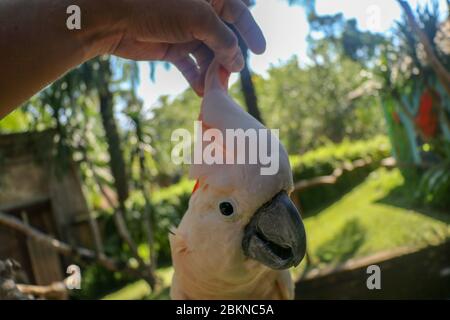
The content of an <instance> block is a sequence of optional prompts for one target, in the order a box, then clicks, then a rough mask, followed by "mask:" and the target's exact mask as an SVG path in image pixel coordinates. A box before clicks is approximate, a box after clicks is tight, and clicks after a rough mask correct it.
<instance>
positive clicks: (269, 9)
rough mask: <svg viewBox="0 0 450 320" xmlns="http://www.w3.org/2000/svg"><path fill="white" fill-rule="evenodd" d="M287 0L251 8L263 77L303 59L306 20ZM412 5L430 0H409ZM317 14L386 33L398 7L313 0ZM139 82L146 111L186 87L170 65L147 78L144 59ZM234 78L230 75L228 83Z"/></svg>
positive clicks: (368, 0)
mask: <svg viewBox="0 0 450 320" xmlns="http://www.w3.org/2000/svg"><path fill="white" fill-rule="evenodd" d="M287 2H288V1H287V0H257V1H256V5H255V6H254V7H253V8H252V9H251V11H252V14H253V16H254V17H255V19H256V21H257V22H258V24H259V25H260V27H261V29H262V31H263V33H264V35H265V37H266V41H267V49H266V52H265V53H264V54H262V55H259V56H258V55H251V56H250V61H249V63H250V67H251V69H252V71H253V72H256V73H258V74H260V75H262V76H265V75H266V74H267V73H266V72H267V70H268V69H269V68H270V66H272V65H274V66H276V65H280V64H283V63H284V62H286V61H287V60H289V59H290V58H292V56H294V55H295V56H297V58H298V60H299V62H300V63H301V62H302V61H305V60H306V59H307V58H306V36H307V34H308V28H309V27H308V22H307V20H306V16H305V13H304V11H303V9H302V8H301V7H300V6H291V7H290V6H288V5H287ZM408 2H409V3H410V5H411V7H412V8H415V7H416V6H417V4H421V5H423V4H425V3H427V2H430V0H409V1H408ZM439 3H440V8H445V0H439ZM316 11H317V13H318V14H336V13H339V12H342V13H343V15H344V17H345V18H355V19H356V20H357V22H358V26H359V27H360V29H362V30H370V31H374V32H386V31H388V30H389V28H390V27H391V26H393V23H394V21H395V20H397V19H398V18H399V17H400V16H401V9H400V7H399V5H398V4H397V2H396V1H395V0H316ZM139 64H140V85H139V88H138V95H139V96H140V97H141V98H142V99H143V101H144V107H145V108H146V109H147V110H149V109H151V108H152V107H153V106H155V105H156V104H157V101H158V98H159V97H160V96H161V95H169V96H170V97H175V96H176V95H178V94H180V93H181V92H183V91H184V90H185V89H186V88H188V84H187V82H186V80H185V79H184V78H183V76H182V75H181V74H180V72H178V70H176V68H174V67H171V68H169V69H168V70H166V69H165V68H164V67H163V66H162V65H161V64H160V65H158V66H157V70H156V76H155V81H154V82H153V81H152V80H151V79H150V76H149V74H150V70H149V65H148V63H147V62H140V63H139ZM237 79H238V74H233V75H232V77H231V79H230V83H233V82H234V81H236V80H237Z"/></svg>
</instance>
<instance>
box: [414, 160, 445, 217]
mask: <svg viewBox="0 0 450 320" xmlns="http://www.w3.org/2000/svg"><path fill="white" fill-rule="evenodd" d="M449 195H450V162H448V161H447V162H444V163H441V164H439V165H435V166H433V167H431V168H429V169H428V170H426V171H425V172H424V173H423V174H422V176H421V178H420V182H419V185H418V188H417V190H416V193H415V198H416V199H417V200H418V201H419V202H420V203H421V204H424V205H429V206H432V207H436V208H442V209H447V210H448V208H450V197H449Z"/></svg>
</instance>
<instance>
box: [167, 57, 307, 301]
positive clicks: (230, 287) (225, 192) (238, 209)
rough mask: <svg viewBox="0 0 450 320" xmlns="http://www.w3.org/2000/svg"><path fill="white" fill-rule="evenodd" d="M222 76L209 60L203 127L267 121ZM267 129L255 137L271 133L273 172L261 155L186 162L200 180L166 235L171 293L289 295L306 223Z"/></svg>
mask: <svg viewBox="0 0 450 320" xmlns="http://www.w3.org/2000/svg"><path fill="white" fill-rule="evenodd" d="M227 81H228V74H226V71H225V70H224V69H223V68H222V67H221V66H220V65H219V64H218V63H217V62H216V61H215V60H213V62H212V63H211V65H210V67H209V69H208V72H207V75H206V80H205V92H204V97H203V102H202V106H201V113H200V118H199V119H200V120H201V121H202V126H203V128H204V129H205V130H206V129H211V128H213V129H216V130H218V131H220V133H222V134H223V137H225V136H226V129H243V130H248V129H254V130H260V129H265V127H264V126H263V125H262V124H261V123H260V122H258V121H257V120H256V119H255V118H253V117H252V116H251V115H249V114H248V113H247V112H245V111H244V110H243V109H242V108H241V107H240V106H239V105H238V104H236V103H235V102H234V101H233V100H232V99H231V97H230V96H229V95H228V92H227ZM216 132H217V131H216ZM266 132H268V135H267V137H264V136H263V137H261V136H259V135H258V139H267V144H268V145H270V141H269V140H270V139H275V140H273V141H276V144H275V147H273V146H272V148H273V149H271V150H270V152H272V153H273V152H275V153H274V154H277V159H276V160H277V161H278V162H279V167H278V170H277V172H276V173H275V174H271V175H262V174H261V168H262V167H263V165H261V164H260V162H259V161H258V163H256V164H236V163H235V164H228V163H226V164H217V163H214V164H206V163H203V164H193V165H191V168H190V176H191V177H192V178H194V179H197V183H196V186H195V188H194V191H193V194H192V196H191V198H190V201H189V208H188V210H187V212H186V213H185V215H184V216H183V218H182V220H181V222H180V224H179V226H178V228H176V229H175V228H174V229H173V230H172V231H171V234H170V235H169V237H170V245H171V252H172V260H173V266H174V269H175V272H174V276H173V281H172V287H171V297H172V299H292V298H293V295H294V284H293V282H292V279H291V276H290V273H289V271H288V270H287V269H288V268H290V267H292V266H297V265H298V264H299V263H300V261H301V260H302V259H303V257H304V255H305V251H306V236H305V229H304V226H303V223H302V220H301V217H300V215H299V212H298V211H297V209H296V208H295V206H294V204H293V203H292V201H291V200H290V199H289V194H290V192H291V191H292V189H293V181H292V172H291V168H290V165H289V161H288V156H287V153H286V151H285V149H284V148H283V146H282V145H281V144H280V143H279V142H278V139H277V138H276V137H275V136H274V135H273V134H272V133H270V131H269V130H266ZM211 141H214V143H218V144H221V146H219V147H221V150H222V152H223V154H224V155H228V156H230V154H231V158H233V157H234V158H235V159H236V158H237V156H238V154H237V153H238V152H242V151H243V150H237V148H232V149H231V150H229V149H227V146H228V144H226V143H225V142H224V141H220V139H217V140H216V139H211ZM259 142H260V141H258V143H259ZM203 147H204V146H203ZM244 151H247V152H248V148H246V149H245V150H244ZM224 158H225V157H224ZM231 158H230V159H231ZM224 162H225V160H224ZM248 162H249V161H248Z"/></svg>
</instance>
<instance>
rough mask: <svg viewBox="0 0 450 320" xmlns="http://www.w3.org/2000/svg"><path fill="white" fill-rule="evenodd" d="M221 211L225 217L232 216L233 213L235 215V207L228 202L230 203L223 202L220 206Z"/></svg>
mask: <svg viewBox="0 0 450 320" xmlns="http://www.w3.org/2000/svg"><path fill="white" fill-rule="evenodd" d="M219 209H220V212H221V213H222V214H223V215H224V216H227V217H228V216H231V215H232V214H233V213H234V207H233V205H232V204H231V203H230V202H228V201H224V202H221V203H220V204H219Z"/></svg>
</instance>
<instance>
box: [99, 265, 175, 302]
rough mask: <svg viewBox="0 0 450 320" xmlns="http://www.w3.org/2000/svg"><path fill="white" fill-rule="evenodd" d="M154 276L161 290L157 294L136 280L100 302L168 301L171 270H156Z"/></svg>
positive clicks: (144, 283)
mask: <svg viewBox="0 0 450 320" xmlns="http://www.w3.org/2000/svg"><path fill="white" fill-rule="evenodd" d="M156 275H157V276H158V277H159V279H160V280H161V289H160V290H159V291H158V292H152V290H151V288H150V286H149V285H148V283H147V282H146V281H145V280H138V281H136V282H133V283H130V284H128V285H126V286H125V287H123V288H122V289H120V290H117V291H115V292H113V293H111V294H108V295H106V296H104V297H103V298H102V300H142V299H152V300H158V299H169V286H170V283H171V281H172V275H173V268H172V267H168V268H161V269H158V271H157V272H156Z"/></svg>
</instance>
